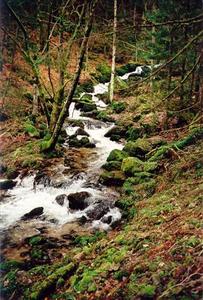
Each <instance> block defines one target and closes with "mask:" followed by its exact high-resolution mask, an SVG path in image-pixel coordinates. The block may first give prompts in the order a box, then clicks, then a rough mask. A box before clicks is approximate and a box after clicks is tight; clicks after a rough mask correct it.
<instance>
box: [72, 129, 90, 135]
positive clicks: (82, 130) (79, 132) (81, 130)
mask: <svg viewBox="0 0 203 300" xmlns="http://www.w3.org/2000/svg"><path fill="white" fill-rule="evenodd" d="M75 135H84V136H89V133H87V132H86V131H85V130H84V129H83V128H78V129H77V130H76V132H75Z"/></svg>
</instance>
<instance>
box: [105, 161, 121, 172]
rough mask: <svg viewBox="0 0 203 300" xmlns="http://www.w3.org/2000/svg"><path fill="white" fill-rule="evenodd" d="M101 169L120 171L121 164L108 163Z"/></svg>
mask: <svg viewBox="0 0 203 300" xmlns="http://www.w3.org/2000/svg"><path fill="white" fill-rule="evenodd" d="M102 168H103V169H105V170H107V171H113V170H120V168H121V162H120V161H109V162H107V163H105V164H104V165H103V166H102Z"/></svg>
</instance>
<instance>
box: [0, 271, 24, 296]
mask: <svg viewBox="0 0 203 300" xmlns="http://www.w3.org/2000/svg"><path fill="white" fill-rule="evenodd" d="M17 271H18V270H17V269H16V270H11V271H9V272H8V273H7V274H6V275H5V276H4V277H3V278H1V281H3V282H6V285H4V284H2V283H0V290H1V295H3V296H5V297H6V299H9V298H10V296H11V295H12V293H13V292H14V291H16V289H19V288H20V284H19V283H18V282H17Z"/></svg>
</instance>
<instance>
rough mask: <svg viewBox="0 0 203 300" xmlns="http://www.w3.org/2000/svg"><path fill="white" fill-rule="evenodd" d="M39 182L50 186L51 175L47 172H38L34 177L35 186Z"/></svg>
mask: <svg viewBox="0 0 203 300" xmlns="http://www.w3.org/2000/svg"><path fill="white" fill-rule="evenodd" d="M38 184H42V185H43V186H45V187H46V186H49V185H50V184H51V179H50V177H49V176H48V175H47V174H45V173H38V174H36V176H35V178H34V183H33V185H34V187H35V186H36V185H38Z"/></svg>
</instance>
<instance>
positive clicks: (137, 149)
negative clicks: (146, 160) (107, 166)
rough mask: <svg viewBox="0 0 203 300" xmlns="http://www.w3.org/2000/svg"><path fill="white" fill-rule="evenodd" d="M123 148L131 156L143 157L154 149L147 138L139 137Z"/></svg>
mask: <svg viewBox="0 0 203 300" xmlns="http://www.w3.org/2000/svg"><path fill="white" fill-rule="evenodd" d="M123 150H124V151H125V152H127V153H128V154H129V155H131V156H137V157H139V158H143V157H145V155H146V154H147V153H148V152H150V151H151V150H152V146H151V144H150V143H149V142H148V141H147V140H146V139H140V138H139V139H137V140H136V141H135V142H128V143H127V144H126V145H125V147H124V148H123Z"/></svg>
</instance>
